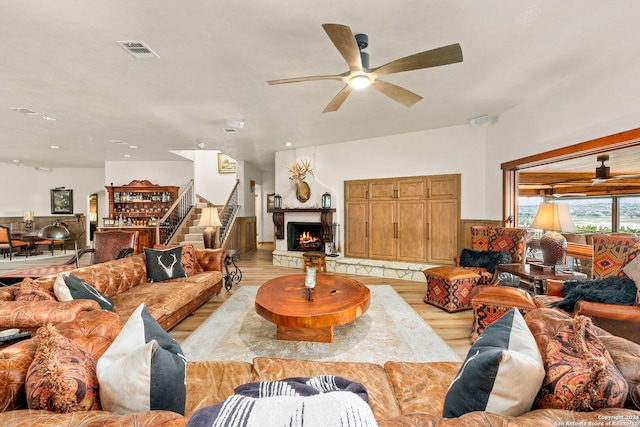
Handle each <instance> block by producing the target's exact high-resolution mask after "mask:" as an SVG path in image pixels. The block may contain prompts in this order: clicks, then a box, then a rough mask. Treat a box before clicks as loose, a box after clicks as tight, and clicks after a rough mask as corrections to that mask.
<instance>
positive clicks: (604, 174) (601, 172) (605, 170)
mask: <svg viewBox="0 0 640 427" xmlns="http://www.w3.org/2000/svg"><path fill="white" fill-rule="evenodd" d="M597 160H598V161H599V162H602V164H601V165H600V166H598V167H597V168H596V179H607V178H609V177H611V173H610V171H609V166H605V164H604V162H606V161H607V160H609V156H608V155H606V154H604V155H602V156H598V158H597Z"/></svg>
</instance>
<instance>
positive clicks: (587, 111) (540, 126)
mask: <svg viewBox="0 0 640 427" xmlns="http://www.w3.org/2000/svg"><path fill="white" fill-rule="evenodd" d="M636 48H637V47H636ZM629 52H630V51H629V49H620V50H619V52H617V53H616V54H613V55H610V56H609V57H606V58H594V63H593V64H592V66H591V67H590V68H589V69H587V70H581V72H576V73H575V74H574V75H573V76H572V78H571V79H568V80H565V81H564V82H563V83H562V84H560V85H558V86H556V87H552V88H547V89H546V90H541V91H540V92H539V94H538V96H536V97H535V98H532V99H529V100H528V101H527V102H525V103H523V104H520V105H519V106H517V107H515V108H513V109H511V110H510V111H507V112H506V113H503V114H502V115H501V116H500V117H499V119H498V120H497V121H496V122H495V123H494V124H492V125H490V126H489V127H488V129H487V152H486V156H487V162H486V172H485V173H486V176H487V186H488V188H489V189H492V190H491V191H489V192H488V194H487V207H488V212H487V214H488V216H489V217H490V218H499V217H500V216H501V212H502V211H501V206H502V205H501V204H502V193H501V191H497V190H496V191H494V190H493V189H501V188H502V174H501V170H500V164H501V163H504V162H506V161H511V160H516V159H519V158H522V157H525V156H529V155H532V154H536V153H540V152H544V151H549V150H552V149H555V148H560V147H565V146H568V145H573V144H577V143H580V142H585V141H589V140H592V139H595V138H600V137H603V136H607V135H612V134H615V133H618V132H623V131H626V130H630V129H635V128H637V127H640V102H638V99H640V79H638V73H637V70H639V69H640V56H638V55H630V54H629ZM595 165H596V162H595V158H594V168H595Z"/></svg>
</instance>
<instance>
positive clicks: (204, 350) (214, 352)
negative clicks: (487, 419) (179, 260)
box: [181, 285, 460, 364]
mask: <svg viewBox="0 0 640 427" xmlns="http://www.w3.org/2000/svg"><path fill="white" fill-rule="evenodd" d="M369 289H370V290H371V305H370V307H369V309H368V310H367V312H366V313H364V314H363V315H362V316H360V317H359V318H357V319H356V320H354V321H353V322H351V323H348V324H346V325H341V326H336V327H335V329H334V341H333V342H332V343H315V342H307V341H282V340H277V339H276V326H275V325H274V324H272V323H271V322H269V321H267V320H265V319H263V318H262V317H261V316H259V315H258V314H256V312H255V308H254V301H255V296H256V292H257V290H258V286H243V287H240V288H238V290H237V291H236V292H235V293H234V294H233V295H232V296H231V297H229V299H228V300H227V301H225V302H224V304H222V305H221V306H220V308H218V309H217V310H216V311H215V313H213V314H212V315H211V316H210V317H209V318H208V319H207V320H205V321H204V322H203V323H202V325H200V326H199V327H198V328H197V329H196V330H195V331H193V333H192V334H191V335H189V336H188V337H187V339H185V340H184V341H183V342H182V344H181V346H182V350H183V352H184V354H185V356H186V357H187V360H189V361H205V360H237V361H246V362H251V361H252V360H253V358H254V357H278V358H286V359H308V360H323V361H347V362H371V363H378V364H383V363H384V362H386V361H388V360H395V361H403V362H436V361H437V362H441V361H460V358H459V357H458V355H457V354H456V353H455V352H454V351H453V350H452V349H451V348H450V347H449V346H448V345H447V344H446V343H445V342H444V340H443V339H442V338H440V336H439V335H438V334H436V333H435V332H434V331H433V329H431V327H430V326H429V325H428V324H427V323H426V322H425V321H424V320H423V319H422V318H421V317H420V316H419V315H418V313H416V312H415V310H413V309H412V308H411V307H410V306H409V304H407V303H406V302H405V301H404V300H403V299H402V297H401V296H400V295H398V293H397V292H396V291H395V290H394V289H393V288H392V287H391V286H388V285H372V286H369Z"/></svg>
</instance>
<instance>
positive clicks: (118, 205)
mask: <svg viewBox="0 0 640 427" xmlns="http://www.w3.org/2000/svg"><path fill="white" fill-rule="evenodd" d="M106 188H107V192H108V197H109V218H107V223H105V226H112V225H118V224H117V221H118V219H119V218H122V219H123V222H124V223H125V224H126V225H139V226H142V225H147V224H148V223H149V220H150V219H152V218H156V219H157V218H162V217H163V216H164V214H166V213H167V211H168V210H169V208H170V207H171V205H172V204H173V202H175V201H176V199H177V198H178V190H179V187H175V186H160V185H157V184H152V183H151V182H149V181H147V180H142V181H138V180H134V181H131V182H130V183H129V184H127V185H122V186H108V187H106Z"/></svg>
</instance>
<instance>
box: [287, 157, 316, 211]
mask: <svg viewBox="0 0 640 427" xmlns="http://www.w3.org/2000/svg"><path fill="white" fill-rule="evenodd" d="M285 167H286V168H287V169H289V172H291V176H290V177H289V179H290V180H291V181H293V183H294V184H295V186H296V199H298V200H299V201H300V202H302V203H304V202H306V201H307V200H309V197H311V188H310V187H309V184H307V183H306V182H305V181H304V179H305V177H306V176H307V174H308V173H310V174H311V175H313V170H312V169H311V160H298V161H297V162H295V163H291V164H289V165H285Z"/></svg>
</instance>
